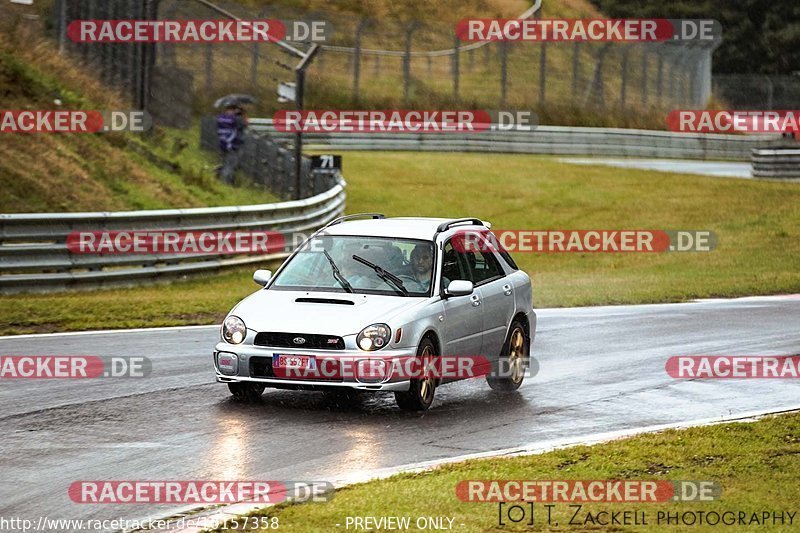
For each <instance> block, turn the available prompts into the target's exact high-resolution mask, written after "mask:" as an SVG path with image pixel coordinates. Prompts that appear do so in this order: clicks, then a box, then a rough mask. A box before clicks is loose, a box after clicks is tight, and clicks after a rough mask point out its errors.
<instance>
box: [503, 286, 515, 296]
mask: <svg viewBox="0 0 800 533" xmlns="http://www.w3.org/2000/svg"><path fill="white" fill-rule="evenodd" d="M503 292H504V293H506V296H511V293H512V292H514V289H513V288H512V287H511V285H510V284H509V283H506V284H505V285H503Z"/></svg>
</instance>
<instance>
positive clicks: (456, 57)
mask: <svg viewBox="0 0 800 533" xmlns="http://www.w3.org/2000/svg"><path fill="white" fill-rule="evenodd" d="M460 47H461V40H460V39H459V38H458V35H456V36H455V37H454V40H453V100H455V101H456V102H457V101H458V77H459V74H460V72H459V67H460V65H459V61H460V58H459V54H460Z"/></svg>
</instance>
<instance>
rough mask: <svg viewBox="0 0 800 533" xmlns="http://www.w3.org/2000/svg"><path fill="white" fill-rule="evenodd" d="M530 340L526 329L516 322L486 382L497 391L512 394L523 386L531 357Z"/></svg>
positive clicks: (512, 325) (512, 324) (513, 323)
mask: <svg viewBox="0 0 800 533" xmlns="http://www.w3.org/2000/svg"><path fill="white" fill-rule="evenodd" d="M530 348H531V347H530V339H529V338H528V337H527V335H525V328H523V327H522V324H521V323H520V322H519V321H517V320H515V321H514V322H512V323H511V330H510V331H509V333H508V339H506V343H505V344H504V345H503V352H502V353H501V354H500V359H499V360H498V364H496V365H494V368H493V372H492V374H494V375H488V376H486V382H487V383H488V384H489V386H490V387H491V388H492V389H493V390H496V391H503V392H511V391H515V390H517V389H518V388H519V386H520V385H522V380H523V379H525V369H526V368H527V367H528V359H529V357H530Z"/></svg>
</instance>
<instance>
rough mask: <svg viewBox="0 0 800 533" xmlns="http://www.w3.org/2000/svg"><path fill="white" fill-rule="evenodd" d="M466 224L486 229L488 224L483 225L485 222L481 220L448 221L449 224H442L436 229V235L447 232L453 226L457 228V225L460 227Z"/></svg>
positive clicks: (462, 219)
mask: <svg viewBox="0 0 800 533" xmlns="http://www.w3.org/2000/svg"><path fill="white" fill-rule="evenodd" d="M465 223H469V224H472V225H475V226H484V227H486V224H484V223H483V220H481V219H479V218H457V219H454V220H448V221H447V222H442V223H441V224H439V227H438V228H436V233H441V232H443V231H447V230H449V229H450V228H452V227H453V226H456V225H459V224H465Z"/></svg>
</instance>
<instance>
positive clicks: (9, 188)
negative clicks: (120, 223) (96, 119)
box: [0, 34, 275, 213]
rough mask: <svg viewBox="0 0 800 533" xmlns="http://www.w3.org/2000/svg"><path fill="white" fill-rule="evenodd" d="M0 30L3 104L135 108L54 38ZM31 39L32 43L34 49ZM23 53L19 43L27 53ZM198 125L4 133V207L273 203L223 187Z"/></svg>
mask: <svg viewBox="0 0 800 533" xmlns="http://www.w3.org/2000/svg"><path fill="white" fill-rule="evenodd" d="M23 41H24V39H23V37H22V36H20V35H3V34H0V94H2V95H3V106H4V108H5V109H53V108H54V107H56V106H55V104H54V100H55V99H56V98H58V99H60V100H61V101H62V104H61V108H62V109H96V110H111V109H128V108H129V107H130V106H129V105H124V104H121V103H120V102H118V101H116V100H115V98H116V97H115V96H114V94H113V93H112V92H111V91H108V90H107V89H104V88H102V87H101V86H100V85H99V83H98V82H97V81H96V80H93V79H92V78H91V77H90V76H87V75H86V73H85V72H83V71H82V70H81V69H79V68H77V67H75V66H74V65H73V64H71V63H69V62H68V61H66V60H65V59H64V58H63V56H58V55H57V54H54V53H53V50H52V47H51V45H50V44H49V43H42V42H40V41H37V40H36V39H32V40H31V42H30V43H28V42H25V47H22V44H21V42H23ZM28 45H29V46H28ZM20 47H22V48H21V50H20V51H19V52H17V51H16V49H20ZM199 137H200V135H199V131H198V128H197V127H194V128H192V129H190V130H187V131H178V130H164V129H156V130H155V131H153V132H150V133H148V134H144V135H141V134H132V133H131V134H57V135H56V134H47V133H39V134H10V133H4V134H2V137H1V138H0V190H2V191H3V193H2V194H0V212H3V213H19V212H62V211H122V210H136V209H165V208H171V207H204V206H219V205H241V204H252V203H269V202H273V201H275V196H274V195H272V194H270V193H269V192H268V191H266V190H264V188H263V187H257V186H254V185H253V184H252V183H249V182H248V181H247V180H243V179H242V180H240V183H239V184H238V185H239V186H238V187H230V186H227V185H224V184H222V183H221V182H220V181H219V180H218V179H217V178H216V176H215V175H214V167H215V166H216V165H217V163H218V161H217V157H216V156H215V155H214V154H211V153H208V152H203V151H201V150H200V148H199V146H198V145H199Z"/></svg>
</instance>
